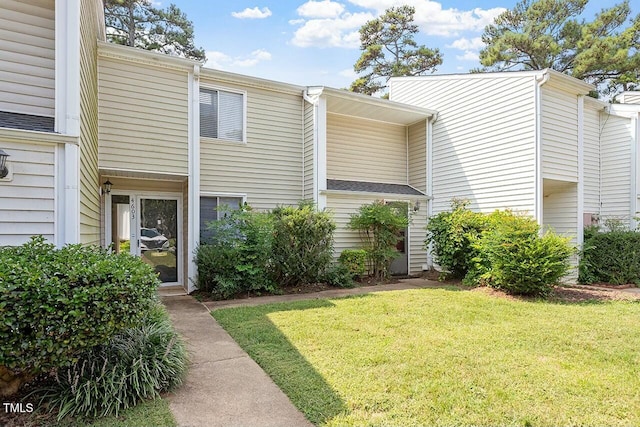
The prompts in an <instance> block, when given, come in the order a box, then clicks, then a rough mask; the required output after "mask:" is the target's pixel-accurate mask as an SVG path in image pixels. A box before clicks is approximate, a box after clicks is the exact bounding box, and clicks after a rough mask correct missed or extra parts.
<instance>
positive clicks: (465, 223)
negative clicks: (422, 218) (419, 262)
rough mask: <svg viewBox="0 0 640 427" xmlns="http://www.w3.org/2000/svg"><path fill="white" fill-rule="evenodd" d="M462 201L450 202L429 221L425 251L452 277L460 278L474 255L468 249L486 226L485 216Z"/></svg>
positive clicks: (474, 253)
mask: <svg viewBox="0 0 640 427" xmlns="http://www.w3.org/2000/svg"><path fill="white" fill-rule="evenodd" d="M468 205H469V202H468V201H466V200H460V199H453V200H452V201H451V211H445V212H440V213H439V214H437V215H435V216H433V217H431V218H429V223H428V224H427V238H426V240H425V248H426V249H427V250H429V247H430V246H433V247H432V251H433V255H434V257H435V261H436V263H438V265H439V266H440V267H441V268H442V269H443V270H444V271H446V272H447V273H448V274H449V275H451V276H452V277H453V278H457V279H461V278H463V277H465V275H466V274H467V273H468V272H469V270H470V269H471V268H472V267H473V264H472V261H471V260H472V259H474V258H475V257H476V256H477V252H476V250H475V249H474V248H473V246H472V244H471V243H472V242H473V241H475V240H476V239H477V238H478V236H480V233H481V232H482V230H484V229H485V228H486V226H487V217H486V216H485V215H483V214H481V213H478V212H473V211H471V210H470V209H468V208H467V206H468Z"/></svg>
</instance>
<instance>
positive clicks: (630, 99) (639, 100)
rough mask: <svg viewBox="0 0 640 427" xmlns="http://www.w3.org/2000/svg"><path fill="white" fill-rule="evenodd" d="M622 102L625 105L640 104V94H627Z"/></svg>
mask: <svg viewBox="0 0 640 427" xmlns="http://www.w3.org/2000/svg"><path fill="white" fill-rule="evenodd" d="M620 102H622V103H623V104H640V92H627V93H625V94H624V96H623V97H622V100H621V101H620Z"/></svg>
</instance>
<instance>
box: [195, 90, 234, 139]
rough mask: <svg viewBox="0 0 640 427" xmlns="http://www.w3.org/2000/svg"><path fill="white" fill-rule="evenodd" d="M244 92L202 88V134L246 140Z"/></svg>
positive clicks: (218, 137)
mask: <svg viewBox="0 0 640 427" xmlns="http://www.w3.org/2000/svg"><path fill="white" fill-rule="evenodd" d="M244 105H245V103H244V94H243V93H235V92H229V91H224V90H217V89H210V88H200V136H201V137H203V138H215V139H222V140H225V141H237V142H243V141H244V117H245V114H244Z"/></svg>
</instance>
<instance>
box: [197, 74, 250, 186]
mask: <svg viewBox="0 0 640 427" xmlns="http://www.w3.org/2000/svg"><path fill="white" fill-rule="evenodd" d="M202 89H207V90H217V91H221V92H229V93H235V94H239V95H242V141H234V140H232V139H224V138H211V137H208V136H201V135H200V130H201V129H200V128H201V127H202V123H200V128H199V129H198V136H199V137H200V140H201V141H203V140H204V141H217V142H227V143H230V144H246V143H247V91H246V90H242V89H236V88H230V87H227V86H220V85H216V84H208V83H200V87H199V89H198V96H199V95H200V93H202ZM219 114H220V110H219V109H218V115H219ZM198 116H200V102H198ZM216 120H218V117H216ZM200 121H202V120H200ZM245 197H246V195H245Z"/></svg>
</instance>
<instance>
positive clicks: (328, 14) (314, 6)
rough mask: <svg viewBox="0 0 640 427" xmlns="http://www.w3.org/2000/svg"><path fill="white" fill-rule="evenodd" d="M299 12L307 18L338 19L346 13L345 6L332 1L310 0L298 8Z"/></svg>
mask: <svg viewBox="0 0 640 427" xmlns="http://www.w3.org/2000/svg"><path fill="white" fill-rule="evenodd" d="M297 12H298V15H300V16H303V17H305V18H337V17H339V16H340V14H341V13H342V12H344V5H343V4H342V3H336V2H333V1H331V0H322V1H315V0H309V1H308V2H306V3H304V4H303V5H301V6H300V7H298V9H297Z"/></svg>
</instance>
